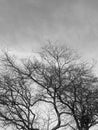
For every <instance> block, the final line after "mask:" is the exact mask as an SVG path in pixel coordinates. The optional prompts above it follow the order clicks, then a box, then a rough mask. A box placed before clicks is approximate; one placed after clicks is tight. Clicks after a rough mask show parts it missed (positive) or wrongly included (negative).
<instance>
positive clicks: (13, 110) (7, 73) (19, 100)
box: [0, 53, 38, 130]
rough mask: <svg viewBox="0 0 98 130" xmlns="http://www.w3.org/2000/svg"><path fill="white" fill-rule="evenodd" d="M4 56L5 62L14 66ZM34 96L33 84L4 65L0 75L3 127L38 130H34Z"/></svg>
mask: <svg viewBox="0 0 98 130" xmlns="http://www.w3.org/2000/svg"><path fill="white" fill-rule="evenodd" d="M5 56H6V58H7V59H6V61H7V62H9V63H12V64H13V66H14V62H13V61H12V60H11V58H9V57H7V54H6V53H5ZM2 60H4V59H2ZM3 62H5V61H3ZM7 62H6V63H7ZM14 67H15V66H14ZM34 95H35V93H34V84H33V82H31V81H30V80H29V79H25V78H24V77H23V76H22V75H21V73H20V72H19V71H17V72H16V71H14V70H13V68H10V69H9V65H8V64H5V66H3V69H2V74H1V75H0V121H1V123H3V126H13V128H15V129H17V130H38V129H35V128H34V123H35V118H36V115H35V113H34V109H33V107H35V106H34V105H35V99H34Z"/></svg>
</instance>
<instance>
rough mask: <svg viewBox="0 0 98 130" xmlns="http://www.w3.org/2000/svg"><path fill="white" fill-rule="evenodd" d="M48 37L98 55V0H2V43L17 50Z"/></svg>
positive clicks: (23, 50) (25, 49) (37, 45)
mask: <svg viewBox="0 0 98 130" xmlns="http://www.w3.org/2000/svg"><path fill="white" fill-rule="evenodd" d="M47 40H59V41H60V42H61V43H66V44H69V45H70V46H72V47H74V48H76V49H79V51H82V52H83V53H84V54H85V55H86V56H88V57H89V56H90V57H94V58H97V56H98V51H97V50H98V0H0V45H1V49H2V48H3V49H4V48H7V49H9V50H13V51H14V52H16V53H28V52H30V51H31V50H32V49H33V50H35V51H36V50H38V49H39V48H40V46H41V45H43V43H44V42H46V41H47Z"/></svg>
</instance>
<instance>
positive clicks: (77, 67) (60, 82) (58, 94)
mask: <svg viewBox="0 0 98 130" xmlns="http://www.w3.org/2000/svg"><path fill="white" fill-rule="evenodd" d="M40 56H41V57H40V59H41V60H40V61H39V60H34V59H33V60H31V59H27V60H26V61H25V62H23V66H22V67H21V66H19V65H16V64H15V62H13V60H12V59H11V58H10V57H9V56H8V55H7V54H6V55H5V58H3V63H4V65H5V66H7V68H8V69H9V71H10V72H11V71H12V72H13V73H14V74H17V73H18V74H19V75H21V76H22V78H23V80H26V81H30V82H31V81H32V82H33V83H35V84H36V86H37V89H38V90H40V94H38V95H37V96H36V98H35V99H34V100H35V102H34V103H33V105H34V104H36V103H37V102H45V103H48V104H50V106H51V107H52V108H53V110H54V112H55V115H56V122H55V124H54V125H53V126H52V128H51V130H57V129H59V128H65V129H66V128H67V127H70V128H72V129H73V130H88V129H89V128H90V127H91V126H94V125H96V124H97V120H98V119H97V117H98V114H97V113H98V111H97V109H98V106H97V104H98V99H97V98H98V97H97V95H98V90H97V78H96V76H94V75H93V73H92V69H91V68H90V67H88V66H87V64H84V63H82V62H80V59H79V57H78V55H77V54H76V53H75V52H74V51H73V50H71V49H69V48H67V47H59V46H53V45H51V44H49V45H48V46H45V47H44V48H43V50H42V52H41V53H40ZM16 81H17V80H16ZM27 86H28V85H27ZM27 88H28V87H27ZM34 100H33V101H34ZM66 117H68V118H69V119H66ZM71 121H74V122H75V124H73V123H72V122H71Z"/></svg>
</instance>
